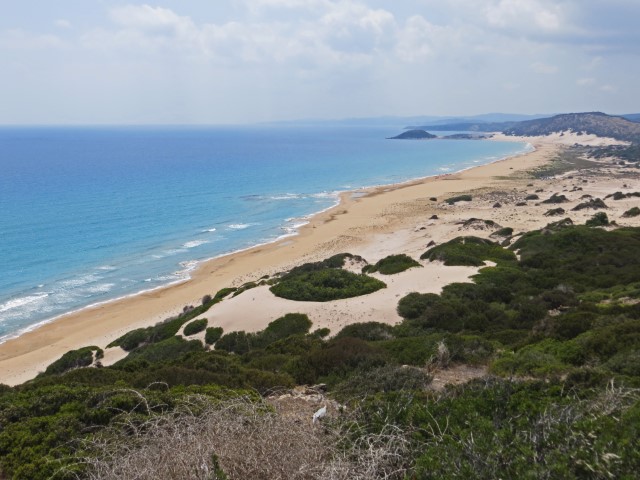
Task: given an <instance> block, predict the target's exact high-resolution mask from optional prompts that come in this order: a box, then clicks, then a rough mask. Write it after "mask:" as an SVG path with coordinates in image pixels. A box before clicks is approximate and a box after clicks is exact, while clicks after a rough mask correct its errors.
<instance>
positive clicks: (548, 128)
mask: <svg viewBox="0 0 640 480" xmlns="http://www.w3.org/2000/svg"><path fill="white" fill-rule="evenodd" d="M629 117H631V118H636V114H632V115H629ZM637 118H639V119H640V114H638V115H637ZM416 128H421V129H425V130H432V131H447V130H449V131H466V132H504V133H505V134H507V135H522V136H538V135H549V134H551V133H557V132H566V131H568V130H571V131H573V132H577V133H580V132H584V133H587V134H593V135H598V136H599V137H611V138H615V139H618V140H626V141H631V142H634V143H640V123H638V122H634V121H631V120H629V119H627V118H623V117H617V116H611V115H607V114H605V113H601V112H587V113H566V114H561V115H555V116H553V117H550V118H539V119H535V120H525V121H522V122H513V121H509V122H486V123H484V122H465V123H452V124H438V125H428V126H423V127H416Z"/></svg>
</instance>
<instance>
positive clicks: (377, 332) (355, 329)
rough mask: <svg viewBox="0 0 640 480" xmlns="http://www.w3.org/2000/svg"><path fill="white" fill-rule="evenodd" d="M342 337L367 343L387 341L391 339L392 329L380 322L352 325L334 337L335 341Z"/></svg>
mask: <svg viewBox="0 0 640 480" xmlns="http://www.w3.org/2000/svg"><path fill="white" fill-rule="evenodd" d="M344 337H351V338H359V339H360V340H366V341H368V342H373V341H377V340H389V339H391V338H393V327H392V326H391V325H387V324H386V323H380V322H364V323H352V324H351V325H347V326H346V327H344V328H343V329H342V330H340V331H339V332H338V334H337V335H336V336H335V338H336V339H337V338H344Z"/></svg>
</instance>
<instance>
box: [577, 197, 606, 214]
mask: <svg viewBox="0 0 640 480" xmlns="http://www.w3.org/2000/svg"><path fill="white" fill-rule="evenodd" d="M585 208H591V209H593V210H597V209H599V208H607V205H606V204H605V203H604V202H603V201H602V200H601V199H599V198H592V199H590V200H589V201H587V202H582V203H579V204H578V205H576V206H575V207H573V208H572V209H571V211H574V210H575V211H577V210H584V209H585Z"/></svg>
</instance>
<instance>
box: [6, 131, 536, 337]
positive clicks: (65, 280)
mask: <svg viewBox="0 0 640 480" xmlns="http://www.w3.org/2000/svg"><path fill="white" fill-rule="evenodd" d="M399 131H401V130H400V128H394V127H391V128H382V127H335V128H332V127H321V128H317V127H314V128H311V127H228V128H227V127H207V128H205V127H202V128H198V127H153V128H152V127H128V128H49V127H47V128H44V127H43V128H18V127H15V128H9V127H5V128H0V338H2V337H3V336H4V337H6V336H7V335H13V334H15V333H16V332H19V331H21V330H23V329H25V328H28V327H29V326H32V325H34V324H36V323H38V322H41V321H43V320H46V319H50V318H52V317H54V316H57V315H60V314H62V313H65V312H69V311H72V310H75V309H78V308H81V307H84V306H87V305H90V304H94V303H97V302H101V301H105V300H109V299H113V298H117V297H121V296H124V295H128V294H132V293H135V292H139V291H142V290H146V289H150V288H155V287H158V286H160V285H165V284H168V283H171V282H175V281H180V280H182V279H185V278H187V277H188V272H189V270H190V269H192V268H193V266H194V264H195V261H197V260H203V259H206V258H211V257H214V256H216V255H220V254H224V253H228V252H232V251H235V250H238V249H242V248H246V247H249V246H251V245H255V244H257V243H262V242H266V241H272V240H274V239H276V238H278V237H280V236H282V235H285V234H290V233H292V232H294V231H295V227H296V226H297V225H300V224H301V223H303V221H304V217H305V216H307V215H309V214H312V213H314V212H317V211H320V210H322V209H325V208H328V207H330V206H332V205H333V204H335V202H336V198H337V195H336V194H337V192H338V191H342V190H347V189H353V188H358V187H362V186H371V185H380V184H388V183H395V182H399V181H403V180H407V179H410V178H416V177H423V176H428V175H435V174H439V173H443V172H447V171H456V170H461V169H463V168H467V167H469V166H472V165H475V164H478V163H488V162H490V161H493V160H496V159H498V158H502V157H505V156H508V155H512V154H515V153H518V152H521V151H523V150H525V149H526V148H527V146H526V145H524V144H518V143H502V142H488V141H466V140H455V141H454V140H438V141H428V142H412V141H390V140H385V137H388V136H391V135H395V134H397V133H398V132H399Z"/></svg>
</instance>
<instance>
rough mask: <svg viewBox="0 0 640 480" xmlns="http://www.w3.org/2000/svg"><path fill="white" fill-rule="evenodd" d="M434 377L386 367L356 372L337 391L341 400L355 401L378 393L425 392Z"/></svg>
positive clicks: (404, 369)
mask: <svg viewBox="0 0 640 480" xmlns="http://www.w3.org/2000/svg"><path fill="white" fill-rule="evenodd" d="M431 380H432V377H431V376H430V375H429V374H428V373H427V372H426V371H425V370H423V369H421V368H416V367H408V366H403V367H401V366H398V365H385V366H383V367H378V368H374V369H372V370H369V371H363V372H355V373H354V374H353V375H351V376H350V377H349V378H347V379H346V380H345V381H344V382H342V383H340V384H339V385H338V386H337V387H336V390H337V392H338V394H339V396H340V397H341V398H347V399H353V398H359V397H364V396H367V395H373V394H376V393H381V392H382V393H387V392H400V391H404V390H408V391H413V390H418V391H422V390H424V389H425V388H426V387H427V386H428V385H429V384H430V383H431Z"/></svg>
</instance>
